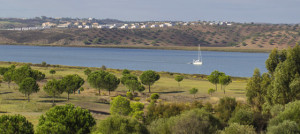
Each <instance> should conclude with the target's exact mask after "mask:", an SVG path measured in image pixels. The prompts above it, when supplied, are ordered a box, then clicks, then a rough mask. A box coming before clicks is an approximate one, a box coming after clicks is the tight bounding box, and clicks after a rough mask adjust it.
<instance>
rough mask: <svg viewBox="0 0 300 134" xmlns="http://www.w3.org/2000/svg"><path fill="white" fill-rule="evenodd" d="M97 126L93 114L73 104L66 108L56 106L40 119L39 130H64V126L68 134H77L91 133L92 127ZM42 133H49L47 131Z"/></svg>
mask: <svg viewBox="0 0 300 134" xmlns="http://www.w3.org/2000/svg"><path fill="white" fill-rule="evenodd" d="M95 124H96V122H95V119H94V118H93V116H92V115H91V113H90V112H89V111H88V110H86V109H82V108H80V107H75V106H74V105H72V104H67V105H65V106H55V107H53V108H51V109H50V110H49V111H47V112H46V113H45V114H44V115H42V116H41V117H40V119H39V124H38V126H37V127H38V128H39V129H40V130H41V129H42V128H43V129H45V127H50V128H48V129H46V130H50V129H51V128H59V129H61V130H64V128H63V126H64V127H65V128H66V132H68V133H70V134H75V133H76V134H77V133H90V131H91V127H93V126H94V125H95ZM46 130H45V131H42V130H41V131H40V132H42V133H43V132H47V131H46Z"/></svg>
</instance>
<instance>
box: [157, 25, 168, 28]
mask: <svg viewBox="0 0 300 134" xmlns="http://www.w3.org/2000/svg"><path fill="white" fill-rule="evenodd" d="M159 27H162V28H163V27H167V25H165V24H160V25H159Z"/></svg>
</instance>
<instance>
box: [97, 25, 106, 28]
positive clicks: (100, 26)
mask: <svg viewBox="0 0 300 134" xmlns="http://www.w3.org/2000/svg"><path fill="white" fill-rule="evenodd" d="M97 28H100V29H104V28H109V26H107V25H99V26H98V27H97Z"/></svg>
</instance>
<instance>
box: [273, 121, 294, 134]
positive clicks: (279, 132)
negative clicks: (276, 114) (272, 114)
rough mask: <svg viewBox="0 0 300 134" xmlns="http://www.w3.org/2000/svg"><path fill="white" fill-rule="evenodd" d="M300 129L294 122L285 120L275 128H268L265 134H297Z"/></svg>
mask: <svg viewBox="0 0 300 134" xmlns="http://www.w3.org/2000/svg"><path fill="white" fill-rule="evenodd" d="M299 133H300V129H299V126H298V124H297V123H296V122H295V121H289V120H285V121H283V122H282V123H279V124H278V125H276V126H271V127H268V132H267V134H299Z"/></svg>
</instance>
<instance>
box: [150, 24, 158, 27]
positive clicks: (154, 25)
mask: <svg viewBox="0 0 300 134" xmlns="http://www.w3.org/2000/svg"><path fill="white" fill-rule="evenodd" d="M150 27H151V28H156V27H158V25H156V24H153V25H151V26H150Z"/></svg>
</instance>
